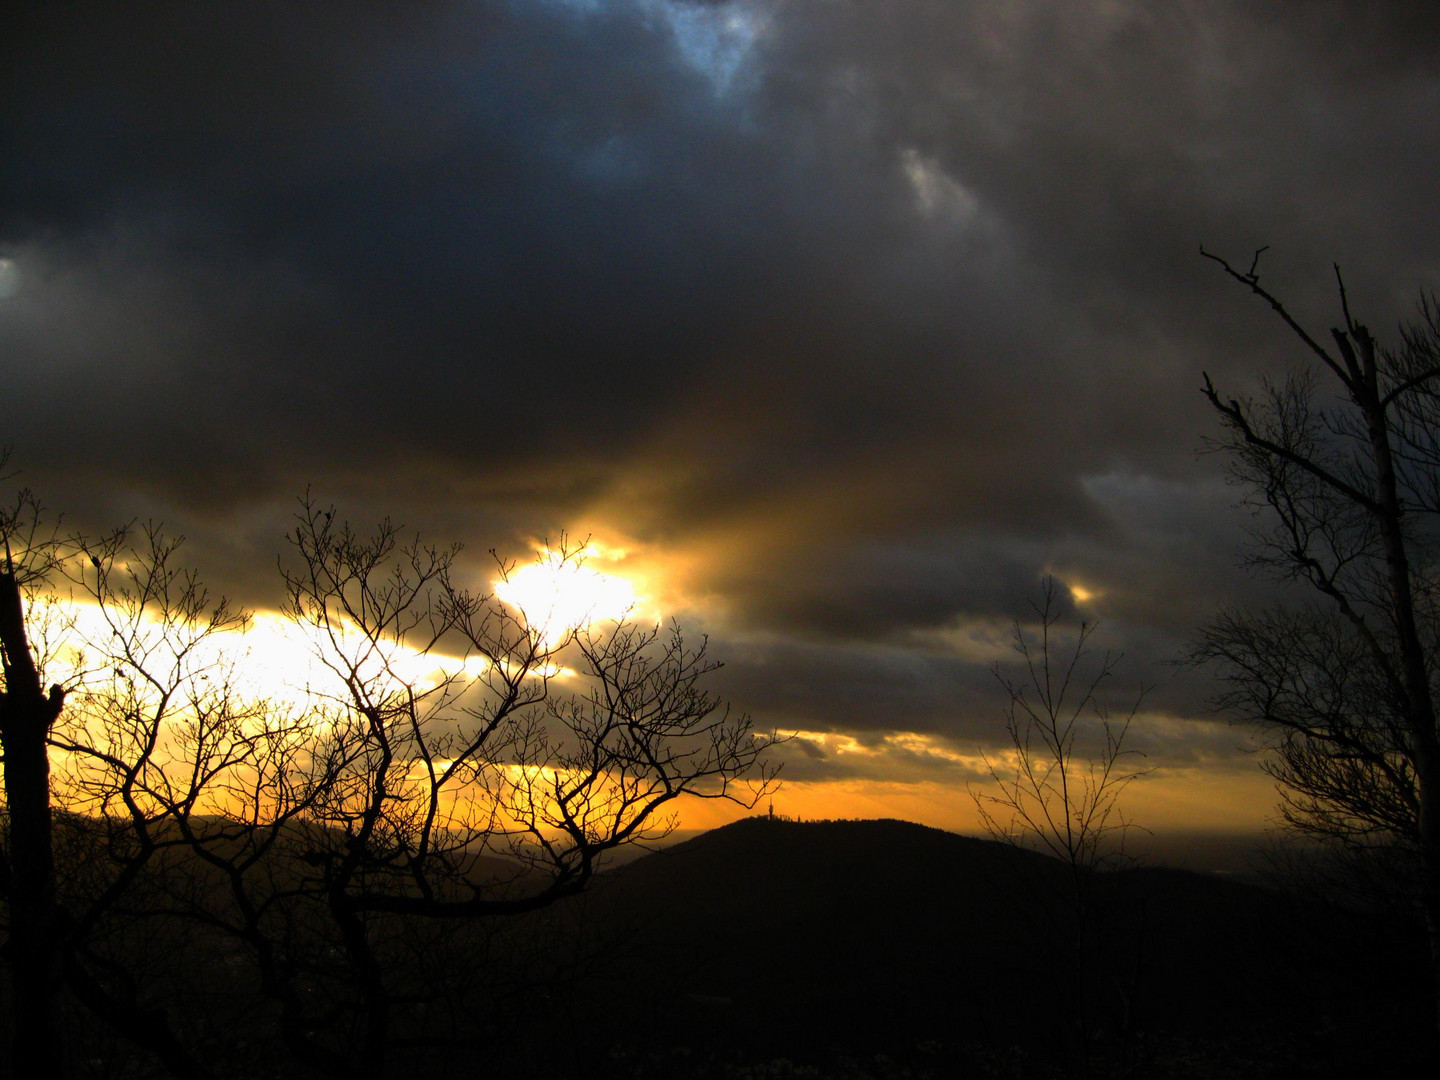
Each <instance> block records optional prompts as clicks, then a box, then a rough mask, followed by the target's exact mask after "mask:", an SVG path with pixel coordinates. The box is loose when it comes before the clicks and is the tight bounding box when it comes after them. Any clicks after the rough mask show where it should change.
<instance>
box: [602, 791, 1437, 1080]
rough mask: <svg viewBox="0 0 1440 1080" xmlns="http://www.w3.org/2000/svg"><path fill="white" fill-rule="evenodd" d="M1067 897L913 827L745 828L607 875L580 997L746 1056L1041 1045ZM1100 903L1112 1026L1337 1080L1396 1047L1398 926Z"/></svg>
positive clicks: (1203, 879) (1261, 896)
mask: <svg viewBox="0 0 1440 1080" xmlns="http://www.w3.org/2000/svg"><path fill="white" fill-rule="evenodd" d="M1065 883H1066V879H1065V877H1064V868H1063V867H1062V866H1061V865H1060V864H1059V863H1057V862H1054V861H1053V860H1050V859H1047V858H1044V857H1041V856H1038V855H1035V854H1032V853H1028V852H1024V851H1019V850H1017V849H1015V848H1012V847H1008V846H1006V845H1002V844H997V843H994V842H990V841H984V840H977V839H973V838H968V837H961V836H957V835H954V834H951V833H946V832H943V831H941V830H938V829H932V828H927V827H925V826H920V825H914V824H910V823H907V822H901V821H835V822H805V823H796V822H787V821H772V820H768V819H764V818H753V819H747V820H743V821H740V822H737V823H735V824H732V825H728V826H726V827H724V828H721V829H717V830H714V831H713V832H709V833H706V834H703V835H701V836H698V837H696V838H694V839H692V840H688V841H686V842H684V843H681V844H677V845H675V846H674V847H672V848H668V849H666V850H663V851H660V852H657V853H654V854H651V855H648V856H646V857H644V858H641V859H639V860H636V861H635V862H633V863H630V864H628V865H626V866H624V867H621V868H619V869H617V870H614V871H612V872H611V873H609V874H606V875H603V878H602V880H601V881H600V882H598V883H597V886H596V888H595V889H594V890H593V893H592V894H591V895H590V896H588V897H587V898H586V899H585V900H584V901H582V902H581V904H580V905H578V908H579V909H580V910H583V912H584V924H585V927H586V932H587V933H588V934H589V935H590V936H591V939H592V940H593V941H596V942H599V943H600V945H599V948H600V950H601V952H602V953H603V955H604V961H603V963H602V964H600V965H599V967H600V972H599V974H597V975H595V976H594V981H592V982H591V983H588V984H587V985H590V986H592V987H593V988H595V989H592V991H589V992H587V995H586V996H587V998H589V999H590V1000H595V999H597V996H598V999H599V1000H613V1001H623V1002H625V1003H626V1008H627V1010H632V1011H633V1012H634V1013H635V1014H636V1015H640V1016H644V1017H645V1018H646V1028H647V1029H648V1030H650V1031H656V1030H658V1031H661V1032H664V1033H665V1036H664V1037H666V1038H670V1039H675V1040H679V1041H681V1042H689V1043H695V1044H704V1043H705V1042H706V1040H710V1039H714V1038H715V1037H716V1032H717V1031H719V1032H723V1033H724V1039H725V1040H726V1041H727V1045H732V1046H738V1047H744V1048H746V1051H747V1052H749V1053H751V1054H752V1055H766V1054H781V1053H783V1054H787V1055H796V1054H799V1055H801V1056H804V1055H806V1054H809V1055H812V1056H816V1055H823V1054H825V1053H827V1052H829V1051H832V1050H833V1049H834V1048H835V1047H839V1046H845V1047H852V1048H858V1049H864V1048H870V1049H874V1048H878V1047H892V1048H893V1047H896V1046H902V1045H910V1046H913V1045H919V1044H924V1043H927V1041H928V1042H934V1041H935V1040H943V1041H946V1042H947V1043H955V1044H967V1043H986V1044H994V1045H1012V1044H1018V1045H1025V1044H1035V1043H1036V1042H1038V1041H1043V1040H1044V1039H1046V1038H1049V1037H1051V1036H1053V1035H1054V1034H1055V1029H1056V1025H1057V1022H1058V1020H1057V1018H1060V1017H1063V1016H1064V1015H1065V1014H1066V1010H1067V1009H1073V1001H1072V1000H1070V999H1069V998H1068V997H1067V994H1068V992H1069V988H1070V986H1071V983H1070V981H1069V978H1068V974H1067V970H1066V969H1065V968H1064V965H1063V961H1064V960H1065V958H1066V956H1067V955H1069V954H1068V953H1067V948H1068V945H1067V939H1066V938H1065V936H1064V934H1065V933H1066V932H1067V929H1066V926H1065V918H1066V916H1065V913H1064V907H1063V905H1062V907H1060V908H1056V907H1053V906H1050V904H1051V898H1052V897H1053V896H1055V895H1059V893H1058V892H1057V890H1060V889H1063V887H1064V886H1065ZM1093 896H1094V904H1095V909H1094V912H1093V916H1092V917H1093V919H1094V920H1095V922H1096V924H1097V925H1098V926H1099V928H1100V932H1099V940H1100V942H1101V943H1102V948H1101V950H1100V952H1099V953H1098V954H1097V955H1094V956H1091V957H1090V958H1089V960H1088V970H1089V972H1090V975H1089V977H1091V978H1093V980H1094V983H1095V988H1094V991H1093V993H1094V998H1095V1000H1096V1001H1097V1002H1098V1003H1099V1004H1098V1005H1097V1009H1098V1010H1099V1013H1100V1014H1102V1015H1104V1016H1107V1017H1109V1018H1111V1020H1112V1022H1113V1023H1114V1024H1115V1025H1116V1026H1119V1025H1121V1024H1122V1023H1127V1021H1126V1020H1125V1018H1126V1017H1128V1027H1130V1028H1131V1029H1132V1030H1140V1031H1145V1032H1150V1033H1164V1036H1165V1038H1166V1039H1168V1040H1170V1041H1174V1040H1176V1039H1187V1040H1200V1041H1201V1042H1202V1043H1204V1044H1205V1045H1208V1046H1211V1047H1212V1050H1211V1051H1210V1052H1211V1053H1231V1054H1233V1055H1238V1058H1239V1059H1244V1060H1249V1059H1248V1058H1246V1055H1249V1054H1261V1055H1262V1056H1264V1055H1266V1054H1270V1055H1272V1056H1278V1057H1286V1056H1287V1055H1288V1056H1298V1057H1311V1058H1316V1059H1318V1060H1321V1061H1322V1062H1324V1063H1327V1064H1326V1067H1331V1066H1333V1067H1336V1068H1339V1067H1340V1063H1342V1062H1343V1061H1346V1060H1349V1058H1351V1057H1353V1056H1354V1055H1356V1054H1364V1053H1367V1052H1368V1045H1367V1044H1369V1043H1371V1041H1372V1040H1373V1045H1374V1046H1375V1047H1381V1046H1388V1047H1393V1046H1394V1045H1395V1043H1396V1041H1397V1040H1403V1037H1404V1029H1405V1027H1404V1022H1405V1020H1406V1019H1407V1017H1408V1013H1407V1010H1411V1011H1413V1010H1412V1006H1411V1001H1412V1000H1413V997H1407V996H1406V994H1404V993H1402V992H1398V988H1403V987H1405V986H1410V984H1411V983H1413V981H1414V979H1415V977H1416V972H1415V970H1414V965H1413V964H1410V963H1409V961H1408V960H1407V956H1406V954H1405V953H1404V951H1403V944H1404V942H1403V940H1397V939H1396V938H1395V937H1392V936H1388V934H1387V932H1388V931H1389V930H1393V929H1394V928H1382V931H1387V932H1381V933H1378V934H1374V933H1370V930H1369V928H1367V927H1366V926H1365V924H1364V923H1363V922H1362V921H1358V920H1354V919H1352V918H1350V917H1349V916H1347V915H1346V914H1345V913H1343V912H1339V911H1335V910H1331V909H1329V908H1327V907H1325V906H1324V905H1321V904H1318V903H1315V902H1313V901H1309V900H1300V899H1295V898H1291V897H1287V896H1284V895H1282V894H1280V893H1278V892H1274V891H1269V890H1265V889H1262V888H1258V887H1256V886H1253V885H1249V884H1245V883H1241V882H1235V881H1232V880H1228V879H1226V878H1224V877H1219V876H1213V875H1202V874H1196V873H1191V872H1188V871H1182V870H1170V869H1149V870H1134V871H1125V872H1119V873H1114V874H1106V875H1101V876H1100V877H1099V878H1098V879H1097V880H1096V881H1095V882H1094V888H1093ZM1422 974H1423V973H1422ZM1410 988H1411V989H1412V990H1413V986H1411V987H1410ZM1422 1000H1423V999H1422ZM1217 1048H1218V1049H1217ZM1226 1048H1228V1049H1226ZM1287 1048H1289V1049H1287ZM1397 1053H1399V1051H1397ZM1402 1057H1403V1053H1402ZM1365 1060H1366V1061H1367V1062H1370V1063H1371V1064H1372V1065H1373V1064H1374V1059H1373V1055H1370V1056H1367V1057H1365ZM1254 1064H1255V1065H1256V1067H1258V1066H1259V1064H1260V1063H1259V1062H1258V1061H1256V1062H1255V1063H1254ZM1156 1075H1160V1074H1158V1073H1157V1074H1156ZM1197 1075H1198V1074H1197ZM1256 1075H1263V1073H1256ZM1316 1075H1326V1074H1323V1073H1322V1074H1316ZM1371 1075H1374V1073H1373V1072H1372V1073H1371Z"/></svg>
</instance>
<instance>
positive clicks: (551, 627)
mask: <svg viewBox="0 0 1440 1080" xmlns="http://www.w3.org/2000/svg"><path fill="white" fill-rule="evenodd" d="M598 554H600V552H599V549H598V548H596V547H595V546H593V545H592V546H590V547H588V548H586V549H585V550H584V551H582V552H580V553H579V555H578V557H576V556H570V557H568V558H567V557H566V556H565V555H564V554H563V553H562V552H558V551H552V550H551V549H549V548H541V549H540V557H539V559H537V560H536V561H535V562H533V563H530V564H529V565H527V566H522V567H521V568H520V569H518V570H516V571H514V572H513V573H511V574H510V575H509V576H508V578H506V579H505V580H503V581H497V582H495V595H496V596H498V597H500V599H501V600H503V601H505V602H506V603H507V604H509V605H510V606H511V607H513V608H515V609H516V610H517V611H519V612H520V613H521V614H522V615H523V616H524V617H525V621H526V622H527V623H528V624H529V626H530V627H531V629H532V630H534V631H536V632H537V634H538V635H539V639H540V643H541V644H542V645H543V646H553V645H555V644H557V643H559V642H560V641H561V640H563V639H564V638H565V636H566V635H567V634H570V633H573V632H574V631H577V630H584V629H585V628H586V627H588V626H593V625H594V624H596V623H600V622H606V621H609V620H612V619H614V620H618V619H623V618H625V617H626V616H628V615H630V614H632V613H633V612H634V610H635V606H636V596H635V587H634V586H633V585H632V584H631V583H630V582H629V581H627V580H626V579H625V578H621V577H616V576H614V575H613V574H602V573H600V571H598V570H594V569H592V568H591V567H589V566H587V565H585V560H586V559H587V558H589V557H593V556H595V555H598Z"/></svg>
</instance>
